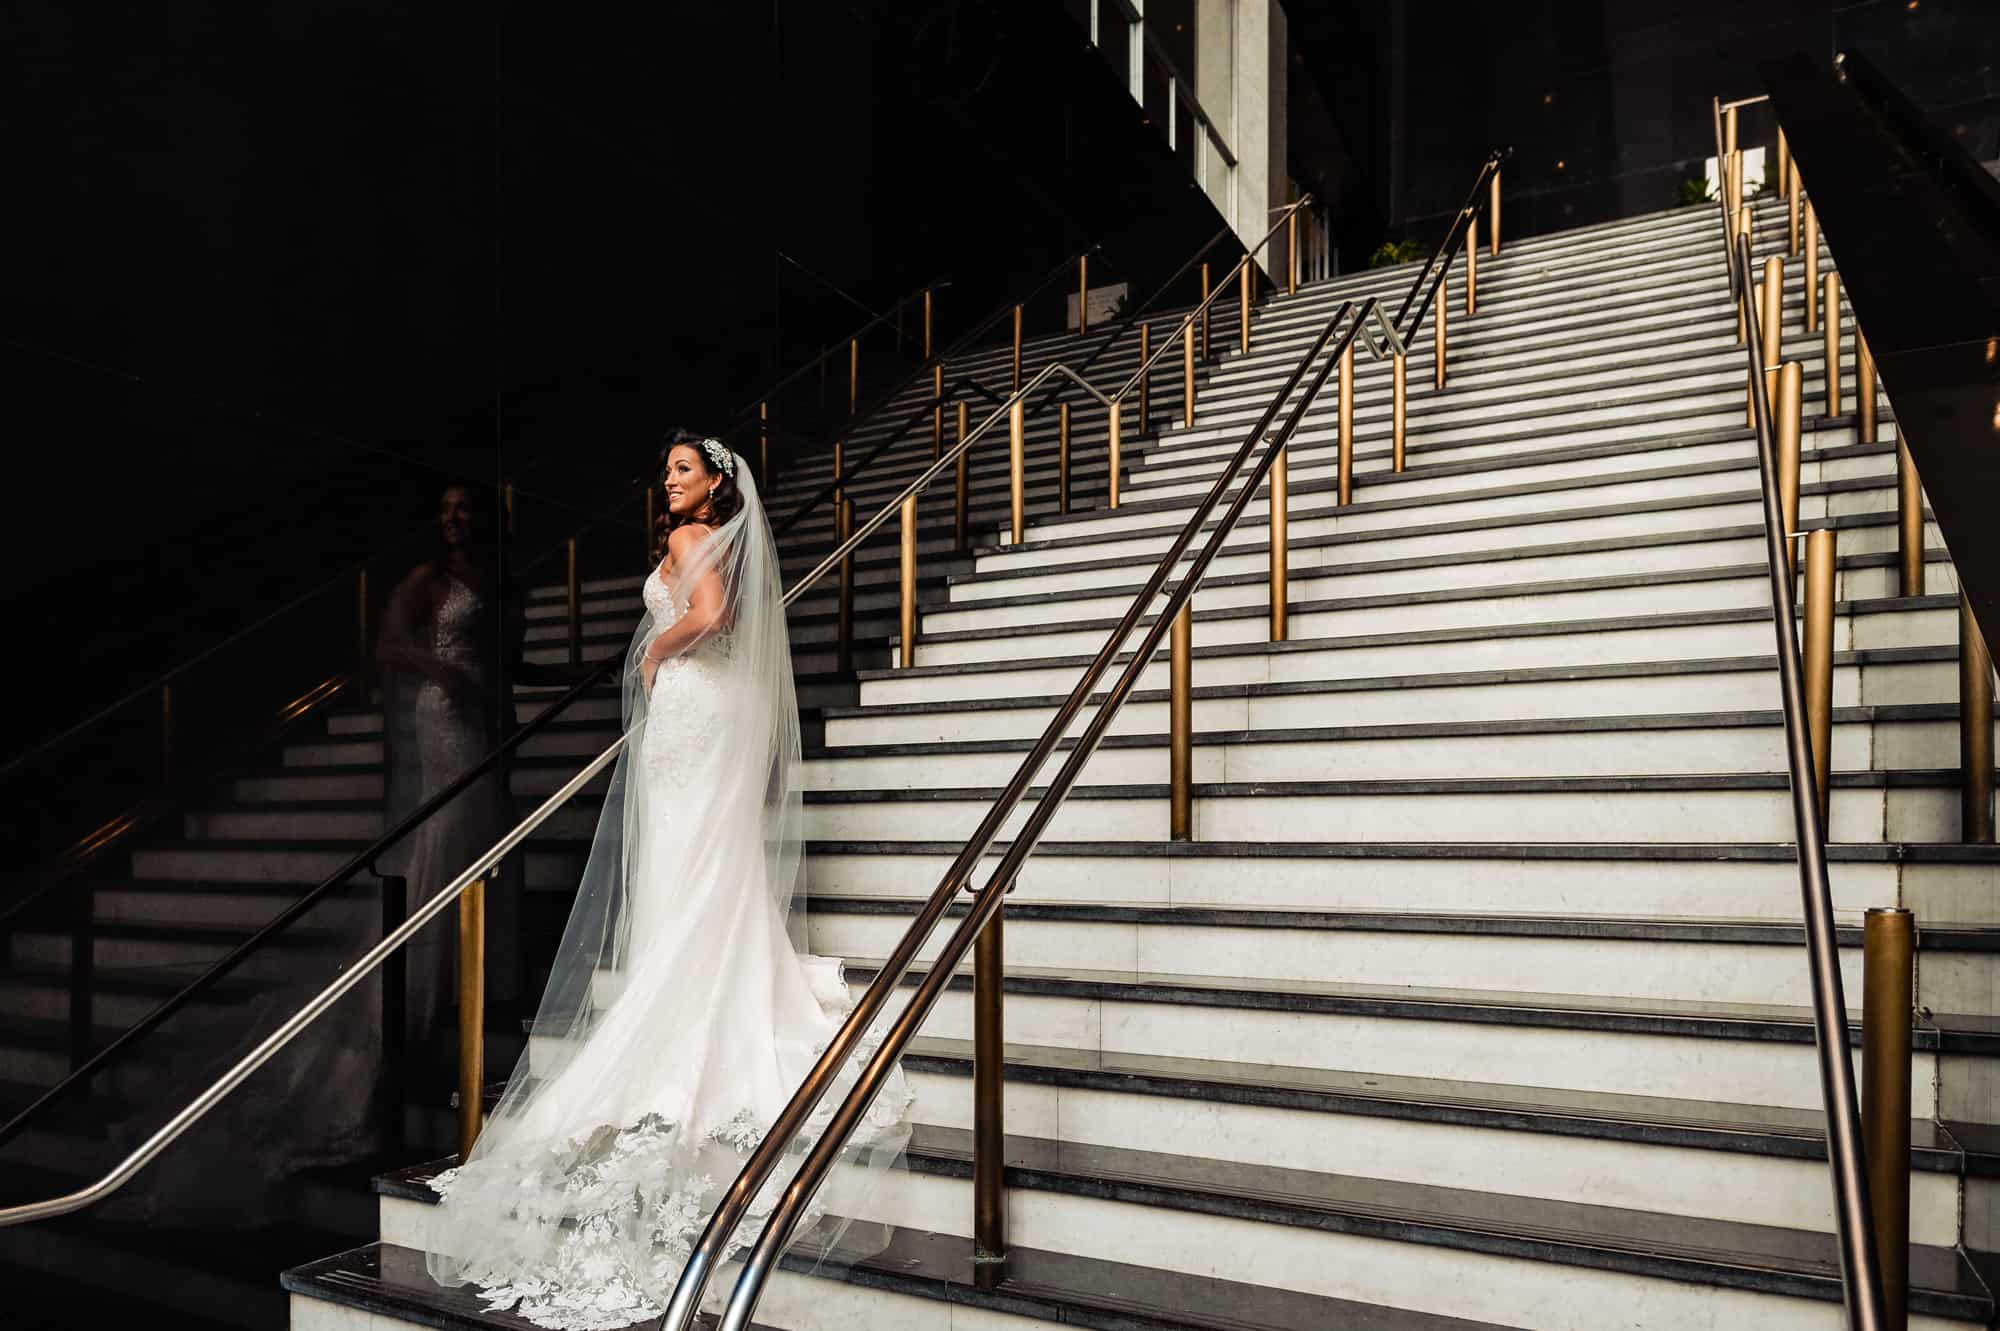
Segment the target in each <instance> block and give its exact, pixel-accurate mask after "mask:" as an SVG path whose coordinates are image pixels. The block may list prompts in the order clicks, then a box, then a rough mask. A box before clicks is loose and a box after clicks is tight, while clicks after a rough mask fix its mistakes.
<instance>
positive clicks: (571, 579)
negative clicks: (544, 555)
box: [563, 536, 583, 666]
mask: <svg viewBox="0 0 2000 1331" xmlns="http://www.w3.org/2000/svg"><path fill="white" fill-rule="evenodd" d="M565 544H566V551H565V552H566V554H567V555H568V560H567V563H568V574H567V577H566V578H565V580H564V587H563V590H564V592H565V594H566V596H567V599H568V609H569V663H570V664H571V665H573V666H574V665H582V664H583V579H582V578H581V576H580V575H579V571H578V569H577V562H576V537H574V536H572V537H570V538H569V540H568V541H567V542H566V543H565Z"/></svg>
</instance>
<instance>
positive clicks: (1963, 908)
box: [806, 842, 1996, 924]
mask: <svg viewBox="0 0 2000 1331" xmlns="http://www.w3.org/2000/svg"><path fill="white" fill-rule="evenodd" d="M954 849H955V848H954ZM950 863H951V856H950V855H949V854H945V853H924V852H920V851H904V850H900V849H897V843H893V842H892V843H889V844H887V845H885V846H884V847H883V848H882V849H881V850H879V851H875V852H872V853H852V852H847V853H842V852H834V851H815V852H813V853H811V854H809V855H807V857H806V875H807V880H808V882H809V884H810V887H811V890H812V891H813V892H815V893H821V894H830V895H837V896H893V897H902V898H906V899H907V898H912V897H919V896H924V895H928V894H929V893H930V892H931V891H932V890H934V889H935V888H936V887H937V885H938V882H939V880H940V879H942V878H943V876H944V873H945V870H946V869H947V868H948V867H949V865H950ZM997 863H998V859H997V857H993V856H989V857H988V859H987V860H986V862H985V863H983V864H982V865H981V867H980V871H979V873H977V874H976V875H974V876H975V877H976V878H977V879H978V880H979V881H980V882H982V883H983V882H985V880H986V877H987V875H988V874H990V873H991V872H992V870H993V868H994V866H995V865H996V864H997ZM1829 876H1830V880H1831V883H1832V887H1833V900H1834V907H1835V910H1836V911H1837V912H1838V914H1839V916H1840V918H1841V920H1842V921H1843V922H1845V923H1850V924H1854V923H1859V922H1860V919H1861V912H1862V910H1863V909H1865V908H1866V907H1868V906H1871V905H1882V904H1885V903H1888V902H1892V901H1897V900H1901V901H1902V902H1903V903H1904V904H1905V905H1907V906H1909V907H1910V908H1911V909H1912V910H1914V911H1915V912H1916V913H1917V917H1918V918H1919V919H1931V920H1982V919H1983V920H1992V919H1993V918H1994V915H1993V911H1994V907H1995V896H1996V894H1995V893H1994V892H1993V889H1992V874H1991V871H1990V870H1989V869H1987V868H1986V867H1985V866H1982V865H1976V864H1974V865H1959V864H1903V865H1896V864H1893V863H1889V862H1881V863H1855V862H1851V861H1836V862H1834V863H1833V864H1832V865H1830V866H1829ZM1014 899H1017V900H1020V901H1049V902H1105V901H1114V902H1130V903H1135V904H1141V905H1161V906H1164V905H1179V906H1225V907H1242V908H1281V907H1299V908H1306V909H1319V910H1409V911H1429V912H1443V913H1461V914H1462V913H1466V912H1481V911H1490V912H1518V913H1525V914H1544V915H1563V916H1570V917H1576V918H1592V917H1612V918H1620V917H1634V916H1638V917H1659V918H1665V919H1674V918H1686V919H1711V920H1712V919H1752V920H1767V921H1778V922H1781V923H1787V924H1789V923H1795V922H1796V921H1797V919H1798V913H1799V874H1798V868H1797V865H1796V864H1795V863H1793V862H1792V861H1791V860H1789V859H1774V860H1768V861H1743V860H1703V861H1697V862H1688V861H1682V860H1669V859H1634V858H1626V859H1618V858H1613V859H1579V860H1563V859H1558V860H1546V859H1532V860H1523V859H1518V858H1514V859H1504V858H1491V857H1487V858H1479V857H1477V856H1469V857H1466V858H1463V859H1459V858H1452V859H1434V858H1429V857H1418V856H1408V855H1405V856H1393V855H1384V856H1381V857H1379V858H1376V857H1370V858H1366V859H1359V858H1357V859H1340V860H1325V859H1317V858H1311V857H1307V856H1300V857H1297V858H1285V857H1283V856H1279V855H1260V856H1258V857H1256V858H1254V859H1244V858H1240V857H1236V856H1228V855H1206V854H1204V853H1203V849H1202V847H1201V845H1200V844H1199V843H1196V844H1193V845H1191V846H1189V847H1188V848H1187V851H1186V853H1185V854H1183V855H1175V856H1171V857H1169V856H1154V855H1146V856H1131V857H1117V856H1108V855H1065V854H1062V853H1061V852H1060V851H1057V850H1046V851H1041V852H1038V853H1037V854H1036V855H1035V856H1034V857H1033V858H1031V859H1030V860H1029V861H1028V863H1027V865H1026V866H1025V867H1024V868H1023V870H1022V872H1021V876H1020V878H1019V880H1018V884H1017V886H1016V888H1015V891H1014ZM1982 910H1983V913H1981V912H1982Z"/></svg>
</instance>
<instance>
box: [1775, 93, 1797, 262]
mask: <svg viewBox="0 0 2000 1331" xmlns="http://www.w3.org/2000/svg"><path fill="white" fill-rule="evenodd" d="M1791 175H1792V145H1791V141H1790V140H1789V139H1787V138H1786V137H1785V127H1784V126H1783V125H1780V126H1778V189H1779V191H1780V192H1781V193H1783V194H1784V195H1785V197H1787V198H1790V197H1791V193H1792V186H1791ZM1792 252H1793V253H1794V254H1796V253H1798V251H1797V250H1794V251H1792Z"/></svg>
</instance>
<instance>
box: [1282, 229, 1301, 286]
mask: <svg viewBox="0 0 2000 1331" xmlns="http://www.w3.org/2000/svg"><path fill="white" fill-rule="evenodd" d="M1285 294H1286V295H1287V296H1296V295H1298V294H1299V210H1298V209H1296V208H1294V209H1292V212H1291V216H1289V217H1287V218H1286V219H1285Z"/></svg>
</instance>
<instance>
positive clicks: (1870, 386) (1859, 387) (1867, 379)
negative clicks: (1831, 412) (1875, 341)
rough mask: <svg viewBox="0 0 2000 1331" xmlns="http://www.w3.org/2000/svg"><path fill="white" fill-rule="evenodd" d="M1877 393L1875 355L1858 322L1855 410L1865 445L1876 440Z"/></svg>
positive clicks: (1855, 346)
mask: <svg viewBox="0 0 2000 1331" xmlns="http://www.w3.org/2000/svg"><path fill="white" fill-rule="evenodd" d="M1876 392H1877V386H1876V383H1875V353H1874V352H1872V351H1870V350H1869V349H1868V338H1867V336H1866V335H1865V334H1864V333H1863V332H1862V331H1861V324H1860V321H1858V320H1857V321H1856V322H1855V325H1854V397H1855V404H1854V409H1855V411H1856V413H1857V414H1859V416H1860V417H1861V422H1860V425H1861V442H1862V443H1864V444H1872V443H1874V442H1875V439H1876V423H1875V396H1876Z"/></svg>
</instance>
